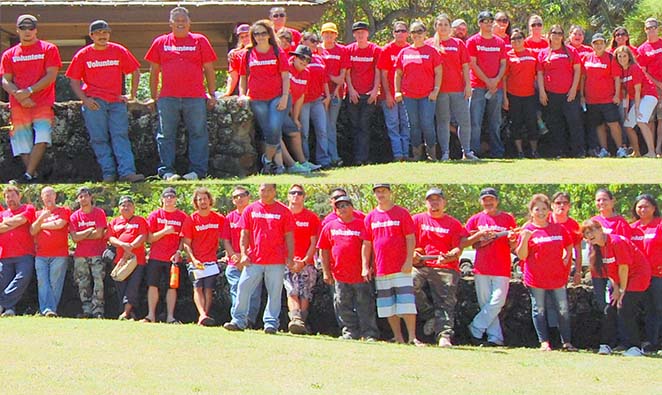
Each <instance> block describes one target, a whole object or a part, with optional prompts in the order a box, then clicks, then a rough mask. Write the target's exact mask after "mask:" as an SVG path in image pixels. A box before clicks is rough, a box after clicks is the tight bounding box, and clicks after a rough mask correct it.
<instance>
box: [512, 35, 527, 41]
mask: <svg viewBox="0 0 662 395" xmlns="http://www.w3.org/2000/svg"><path fill="white" fill-rule="evenodd" d="M519 40H524V37H523V36H517V37H511V38H510V41H519Z"/></svg>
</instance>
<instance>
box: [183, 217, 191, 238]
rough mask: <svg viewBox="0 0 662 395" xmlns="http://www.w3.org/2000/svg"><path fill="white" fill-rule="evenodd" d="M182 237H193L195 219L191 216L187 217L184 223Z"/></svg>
mask: <svg viewBox="0 0 662 395" xmlns="http://www.w3.org/2000/svg"><path fill="white" fill-rule="evenodd" d="M182 237H184V238H186V239H192V238H193V220H192V219H191V217H186V219H185V220H184V224H183V225H182Z"/></svg>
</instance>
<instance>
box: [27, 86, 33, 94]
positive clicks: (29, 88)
mask: <svg viewBox="0 0 662 395" xmlns="http://www.w3.org/2000/svg"><path fill="white" fill-rule="evenodd" d="M27 91H28V92H30V94H33V93H34V91H33V90H32V87H31V86H28V89H27Z"/></svg>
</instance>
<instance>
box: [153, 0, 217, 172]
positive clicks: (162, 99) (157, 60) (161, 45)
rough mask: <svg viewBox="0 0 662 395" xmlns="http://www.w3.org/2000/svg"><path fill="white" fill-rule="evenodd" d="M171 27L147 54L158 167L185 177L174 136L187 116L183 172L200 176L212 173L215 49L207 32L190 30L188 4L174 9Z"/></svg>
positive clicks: (155, 41)
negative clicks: (209, 170) (210, 120)
mask: <svg viewBox="0 0 662 395" xmlns="http://www.w3.org/2000/svg"><path fill="white" fill-rule="evenodd" d="M170 28H171V29H172V32H171V33H168V34H163V35H161V36H158V37H157V38H155V39H154V41H153V42H152V46H151V47H150V48H149V50H148V51H147V54H146V55H145V60H147V61H148V62H149V64H150V76H149V89H150V94H151V96H152V99H153V100H155V101H156V104H157V105H156V107H157V109H158V115H159V128H158V129H157V134H156V144H157V147H158V151H159V159H160V164H159V168H158V169H157V171H158V175H159V176H160V177H161V178H163V179H164V180H167V181H172V180H177V179H179V178H180V176H179V175H178V174H177V171H176V170H175V141H176V137H177V129H178V128H179V122H180V120H181V119H182V118H183V119H184V124H185V125H186V129H187V130H188V159H189V166H188V170H189V172H188V173H186V174H184V176H183V178H184V179H186V180H197V179H198V178H203V177H205V176H206V175H207V168H208V162H209V133H208V131H207V109H208V108H209V109H212V108H214V107H215V106H216V93H215V92H216V74H215V71H214V62H215V61H216V53H215V52H214V49H213V48H212V46H211V44H210V43H209V40H208V39H207V37H205V36H204V35H202V34H198V33H191V19H190V18H189V13H188V10H187V9H186V8H184V7H175V8H173V9H172V10H170ZM159 76H160V77H161V78H160V81H161V83H160V84H159ZM203 80H206V91H205V86H204V85H203ZM159 87H160V88H159Z"/></svg>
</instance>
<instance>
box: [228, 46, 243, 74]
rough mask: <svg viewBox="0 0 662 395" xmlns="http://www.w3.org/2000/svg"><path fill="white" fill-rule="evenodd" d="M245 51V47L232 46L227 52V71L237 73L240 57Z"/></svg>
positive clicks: (239, 66)
mask: <svg viewBox="0 0 662 395" xmlns="http://www.w3.org/2000/svg"><path fill="white" fill-rule="evenodd" d="M245 52H246V48H242V49H237V48H233V49H232V50H231V51H230V52H228V73H232V72H233V71H236V72H237V73H239V70H240V69H241V59H242V58H243V57H244V53H245Z"/></svg>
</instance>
